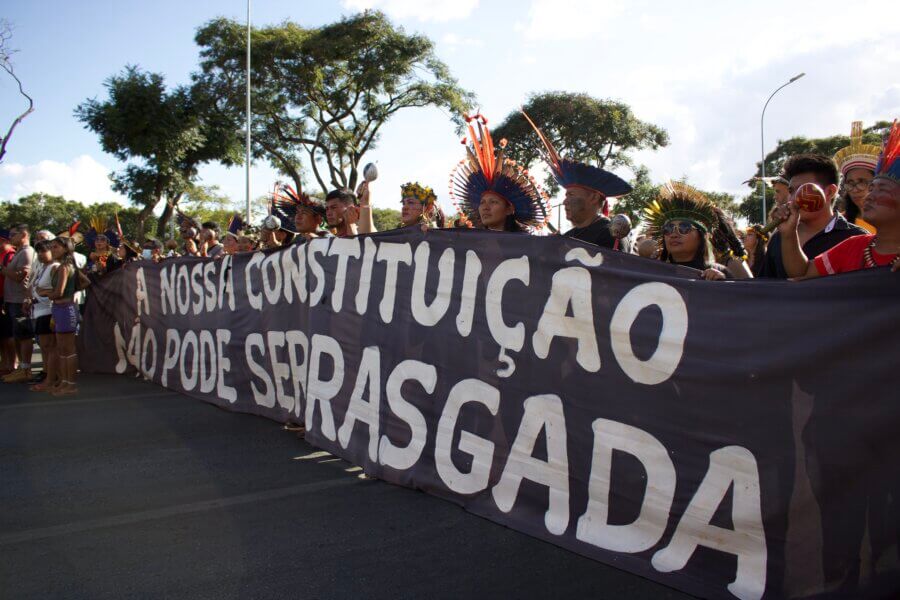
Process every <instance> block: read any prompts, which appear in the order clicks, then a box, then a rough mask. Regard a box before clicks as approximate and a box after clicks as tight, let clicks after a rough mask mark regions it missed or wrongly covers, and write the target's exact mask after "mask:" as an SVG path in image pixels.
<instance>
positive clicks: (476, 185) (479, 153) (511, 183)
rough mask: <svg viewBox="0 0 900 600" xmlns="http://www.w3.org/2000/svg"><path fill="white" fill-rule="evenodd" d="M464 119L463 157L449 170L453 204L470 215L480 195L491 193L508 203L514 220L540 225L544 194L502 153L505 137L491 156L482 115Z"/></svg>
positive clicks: (545, 209)
mask: <svg viewBox="0 0 900 600" xmlns="http://www.w3.org/2000/svg"><path fill="white" fill-rule="evenodd" d="M465 119H466V122H467V123H468V124H469V137H470V138H471V140H465V139H464V140H463V144H464V145H465V146H466V155H467V157H466V159H464V160H462V161H460V162H459V164H458V165H456V167H455V168H454V169H453V171H452V172H451V173H450V198H451V199H452V200H453V203H454V204H455V205H456V207H457V208H458V209H459V211H460V212H462V213H463V214H466V215H469V216H474V215H477V214H478V207H479V205H480V204H481V199H482V197H483V196H484V194H486V193H487V192H493V193H495V194H497V195H498V196H500V197H502V198H503V199H505V200H506V201H507V202H509V203H510V204H511V205H512V207H513V210H514V211H515V215H514V216H515V219H516V221H518V222H519V223H521V224H522V225H526V226H528V227H534V228H537V229H540V228H541V227H543V226H544V224H545V223H546V222H547V218H548V208H549V207H548V199H547V194H546V193H545V192H544V190H543V189H541V187H540V186H539V185H538V183H537V182H536V181H535V180H534V177H532V176H531V175H529V174H528V171H526V170H525V169H523V168H522V167H520V166H519V165H517V164H516V163H515V161H512V160H509V159H508V158H505V157H504V156H503V149H504V148H505V147H506V140H500V151H499V152H498V153H497V154H496V155H495V153H494V141H493V139H492V138H491V132H490V131H489V130H488V128H487V119H486V118H484V116H482V115H475V116H473V117H469V116H465ZM473 121H474V122H475V125H473V124H472V123H473Z"/></svg>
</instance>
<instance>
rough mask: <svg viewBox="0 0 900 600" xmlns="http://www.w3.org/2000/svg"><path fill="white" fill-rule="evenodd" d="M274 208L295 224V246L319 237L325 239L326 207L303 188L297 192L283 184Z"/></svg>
mask: <svg viewBox="0 0 900 600" xmlns="http://www.w3.org/2000/svg"><path fill="white" fill-rule="evenodd" d="M273 204H274V206H275V207H276V208H277V209H278V210H279V211H280V212H281V213H282V214H284V216H285V218H287V219H288V220H290V222H291V223H293V228H294V231H295V232H296V235H295V236H294V240H293V243H294V244H303V243H305V242H307V241H308V240H311V239H313V238H317V237H325V236H326V235H327V232H326V231H325V230H324V229H323V228H322V227H323V224H324V223H325V206H324V205H323V204H322V203H321V202H318V201H317V200H315V199H313V198H312V197H310V195H309V194H307V193H306V192H304V191H303V189H302V188H301V189H300V191H299V192H297V191H296V190H295V189H294V188H292V187H291V186H289V185H285V184H282V185H281V186H280V188H279V190H278V193H277V194H276V195H275V199H274V200H273Z"/></svg>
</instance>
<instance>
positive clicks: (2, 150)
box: [0, 57, 34, 163]
mask: <svg viewBox="0 0 900 600" xmlns="http://www.w3.org/2000/svg"><path fill="white" fill-rule="evenodd" d="M5 58H6V57H4V59H5ZM0 67H3V70H4V71H6V72H7V73H9V75H10V77H12V78H13V79H15V80H16V84H18V86H19V93H20V94H22V95H23V96H25V98H26V99H27V100H28V110H26V111H25V112H23V113H22V114H21V115H19V116H18V117H16V119H15V120H14V121H13V122H12V125H10V126H9V129H8V130H7V132H6V135H5V136H4V137H3V139H2V140H0V163H2V162H3V157H4V156H6V145H7V144H8V143H9V138H10V137H12V134H13V131H15V129H16V127H17V126H18V125H19V123H21V122H22V121H23V120H24V119H25V117H27V116H28V115H30V114H31V113H33V112H34V100H33V99H32V98H31V96H29V95H28V94H26V93H25V90H24V89H23V88H22V81H21V80H20V79H19V78H18V77H17V76H16V74H15V73H14V72H13V68H12V65H10V64H9V62H8V61H7V60H3V61H2V62H0Z"/></svg>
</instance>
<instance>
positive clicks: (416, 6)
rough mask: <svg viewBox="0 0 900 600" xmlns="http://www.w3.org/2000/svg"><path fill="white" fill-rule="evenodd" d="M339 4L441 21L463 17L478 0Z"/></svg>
mask: <svg viewBox="0 0 900 600" xmlns="http://www.w3.org/2000/svg"><path fill="white" fill-rule="evenodd" d="M341 4H342V5H343V7H344V8H346V9H349V10H353V11H362V10H367V9H371V8H374V9H378V10H383V11H384V12H386V13H387V14H389V15H390V16H392V17H394V18H397V19H410V18H412V19H418V20H419V21H439V22H443V21H453V20H458V19H465V18H466V17H468V16H469V15H470V14H472V11H473V10H475V7H476V6H478V0H341Z"/></svg>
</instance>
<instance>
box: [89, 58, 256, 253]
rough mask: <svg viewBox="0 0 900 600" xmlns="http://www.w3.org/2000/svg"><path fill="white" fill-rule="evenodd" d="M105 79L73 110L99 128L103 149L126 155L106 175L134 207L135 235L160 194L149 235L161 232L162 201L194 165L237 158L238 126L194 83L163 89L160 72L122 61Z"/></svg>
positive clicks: (173, 194) (182, 184)
mask: <svg viewBox="0 0 900 600" xmlns="http://www.w3.org/2000/svg"><path fill="white" fill-rule="evenodd" d="M106 87H107V89H108V90H109V98H108V99H107V100H105V101H102V102H101V101H98V100H96V99H91V100H87V101H85V102H83V103H82V104H81V105H79V106H78V108H76V110H75V115H76V117H77V118H78V119H79V120H80V121H82V122H83V123H84V124H85V127H86V128H87V129H90V130H91V131H93V132H94V133H96V134H97V135H99V136H100V143H101V145H102V146H103V149H104V150H105V151H106V152H109V153H111V154H113V155H114V156H115V157H116V158H118V159H119V160H121V161H123V162H124V161H130V164H129V165H128V166H126V167H125V169H124V171H122V172H119V173H114V174H112V175H111V178H112V180H113V189H115V190H116V191H119V192H121V193H124V194H126V195H127V196H128V197H129V198H130V199H131V201H132V202H133V203H134V204H135V205H137V206H140V207H141V210H140V213H139V216H138V232H137V237H138V238H139V239H143V238H144V234H145V231H146V220H147V219H148V218H149V217H150V215H151V214H152V213H153V211H154V210H155V209H156V207H157V206H158V205H159V203H160V202H163V201H166V202H167V205H166V206H165V208H164V210H163V213H162V216H161V217H160V218H159V220H158V224H157V235H159V236H163V235H164V234H165V229H166V223H167V222H168V220H169V218H170V217H171V208H170V206H175V205H177V204H178V202H179V200H180V199H181V197H182V195H184V194H185V193H186V192H187V191H189V190H190V189H191V187H192V185H193V182H194V180H195V179H196V177H197V168H198V167H199V166H200V165H202V164H204V163H208V162H212V161H219V162H222V163H224V164H228V165H233V164H237V163H240V161H241V159H242V154H241V151H240V147H241V146H240V133H239V132H238V131H236V130H235V129H234V127H233V124H232V123H230V122H229V121H227V120H224V119H223V118H222V117H221V116H220V114H219V113H218V112H217V111H214V110H212V107H213V106H214V105H215V102H216V100H215V99H214V98H213V97H212V96H210V95H208V94H207V93H206V92H205V90H204V89H203V88H202V87H201V86H194V87H186V86H180V87H177V88H175V89H174V90H171V91H167V90H166V86H165V81H164V79H163V76H162V75H160V74H158V73H147V72H143V71H141V70H140V69H139V68H138V67H135V66H128V67H126V68H125V70H124V71H123V72H122V73H121V74H119V75H115V76H113V77H110V78H109V79H108V80H107V82H106Z"/></svg>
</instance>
